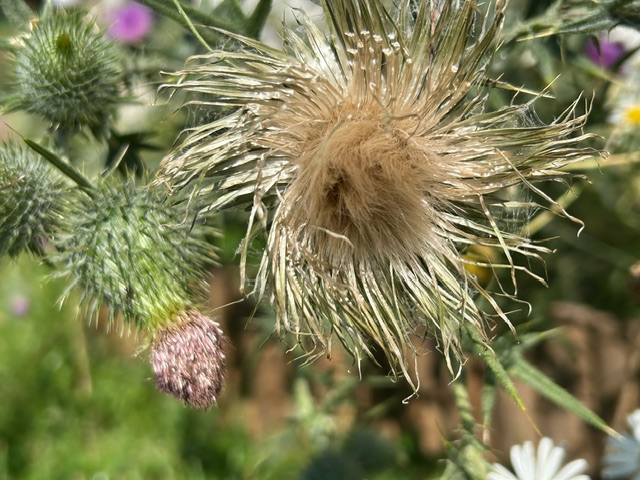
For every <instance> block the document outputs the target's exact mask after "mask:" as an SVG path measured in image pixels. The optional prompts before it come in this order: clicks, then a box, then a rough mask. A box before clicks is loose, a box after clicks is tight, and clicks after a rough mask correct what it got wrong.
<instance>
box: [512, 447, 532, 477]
mask: <svg viewBox="0 0 640 480" xmlns="http://www.w3.org/2000/svg"><path fill="white" fill-rule="evenodd" d="M511 463H512V464H513V469H514V470H515V471H516V475H517V476H518V478H519V479H520V480H537V479H536V471H535V468H536V464H535V452H534V450H533V444H532V443H531V442H524V445H522V446H520V445H514V446H513V447H511Z"/></svg>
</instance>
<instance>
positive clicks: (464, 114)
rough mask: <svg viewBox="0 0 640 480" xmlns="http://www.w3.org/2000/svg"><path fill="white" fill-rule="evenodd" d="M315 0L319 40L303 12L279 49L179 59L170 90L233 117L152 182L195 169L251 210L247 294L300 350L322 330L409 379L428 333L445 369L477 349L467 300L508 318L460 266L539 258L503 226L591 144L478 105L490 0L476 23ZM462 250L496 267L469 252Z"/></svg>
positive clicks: (430, 9) (190, 145)
mask: <svg viewBox="0 0 640 480" xmlns="http://www.w3.org/2000/svg"><path fill="white" fill-rule="evenodd" d="M322 3H323V6H324V11H325V16H326V19H327V22H328V24H329V34H328V35H326V34H325V33H324V32H323V31H322V30H321V29H319V28H317V27H316V26H315V25H314V24H313V23H312V22H311V21H310V20H309V19H307V18H306V17H305V16H304V14H302V13H300V14H299V22H300V24H301V27H300V29H298V30H295V31H293V30H285V33H284V44H285V48H284V51H279V50H275V49H272V48H270V47H268V46H266V45H263V44H261V43H259V42H256V41H253V40H250V39H247V38H242V37H239V36H237V35H233V34H229V35H230V36H232V37H234V38H235V39H237V40H238V41H240V42H242V43H243V44H244V45H245V47H246V48H245V49H244V50H243V51H236V52H226V51H214V52H211V53H209V54H206V55H203V56H198V57H194V58H192V59H191V60H190V62H188V64H187V66H186V67H185V69H184V71H182V72H179V74H178V80H177V83H176V84H175V85H171V87H172V88H176V89H180V90H185V91H190V92H194V95H198V96H199V97H197V103H198V105H202V103H206V102H209V104H210V105H211V108H212V109H220V108H222V109H226V110H227V111H229V109H232V110H231V112H232V113H230V114H228V115H227V116H225V117H223V118H221V119H219V120H216V121H214V122H211V123H208V124H204V125H198V126H196V127H194V128H193V129H192V130H191V131H190V133H189V136H188V138H187V139H186V140H185V142H184V143H183V145H181V146H180V148H179V149H178V150H177V151H176V152H175V153H174V154H173V155H170V156H169V157H168V158H167V159H165V161H164V164H163V168H162V171H161V175H162V177H163V178H165V179H166V180H167V181H170V182H172V183H173V184H175V185H179V186H185V187H190V185H191V182H192V181H194V180H196V179H197V180H198V182H197V189H198V192H200V193H201V194H203V195H205V196H206V195H208V196H209V197H208V198H210V201H211V206H210V208H211V209H214V210H225V209H229V208H237V207H245V206H246V207H248V208H250V210H251V215H250V221H249V227H248V234H247V239H246V241H245V245H244V247H243V249H242V251H243V252H246V251H247V250H248V244H249V242H250V240H251V238H252V236H253V235H255V234H256V229H257V228H262V229H263V231H264V232H265V234H266V237H267V248H266V249H265V252H264V256H263V258H262V261H261V263H260V268H259V272H258V274H257V278H256V286H255V290H254V291H255V293H257V294H258V295H259V296H260V297H262V296H269V297H270V299H271V301H272V303H273V305H274V306H275V309H276V313H277V318H278V327H279V330H280V331H281V332H291V333H293V334H294V335H295V336H297V338H298V340H299V341H300V343H301V345H303V346H304V347H306V348H308V349H309V351H310V352H313V353H325V352H326V351H329V350H330V348H331V338H332V337H333V336H336V337H337V338H338V339H339V340H340V341H341V342H342V343H343V344H344V345H345V346H346V347H347V348H348V349H349V350H350V351H351V352H352V353H353V354H354V356H355V357H356V359H358V360H359V359H361V358H362V357H363V356H364V355H369V356H373V355H374V350H376V349H379V350H380V351H381V352H383V353H384V354H385V355H386V357H387V359H388V362H389V365H390V366H391V369H392V371H393V373H401V374H404V375H405V377H407V378H408V379H409V380H410V379H411V376H410V375H409V370H410V367H409V363H410V362H409V359H410V356H411V354H412V352H414V353H418V352H419V349H417V348H416V347H415V346H414V343H413V341H412V337H413V336H414V335H417V336H423V335H425V333H427V334H430V335H432V336H434V337H435V338H437V339H438V341H439V343H440V347H441V349H442V351H443V352H444V354H445V356H446V358H447V361H448V363H449V367H450V368H451V370H452V371H454V372H455V371H456V369H457V368H458V365H459V363H458V364H457V362H456V361H455V360H456V359H458V358H459V357H460V356H461V353H462V352H461V346H460V332H461V331H462V330H463V327H464V328H471V329H474V330H476V332H477V335H474V337H477V338H481V339H484V341H485V342H488V340H487V337H486V336H485V333H484V332H485V323H486V322H485V315H486V313H485V312H483V311H481V310H480V309H479V307H478V306H477V304H476V302H475V297H476V296H482V297H484V298H486V299H487V300H488V302H489V303H490V304H491V305H492V306H493V310H492V311H491V312H489V313H493V314H496V313H497V314H498V315H500V316H502V317H503V319H504V320H505V321H507V322H508V319H507V317H506V316H505V315H504V314H503V313H502V311H501V310H500V308H499V306H498V305H497V303H496V302H495V301H494V299H493V297H492V296H491V295H490V294H489V293H488V292H486V291H485V289H484V288H483V286H482V285H481V284H480V283H479V282H478V281H477V279H476V277H475V276H474V275H473V274H471V273H469V272H468V271H467V270H466V269H465V268H464V266H465V264H467V263H477V264H479V265H480V266H490V267H491V268H500V267H504V268H508V269H511V271H512V272H515V271H516V270H517V269H522V270H526V269H525V268H523V267H519V266H518V265H517V264H516V261H515V259H514V257H515V255H516V254H519V255H522V256H531V257H536V256H537V255H538V254H539V253H540V252H542V251H544V250H545V249H544V248H542V247H540V246H537V245H535V244H534V243H532V242H531V241H530V240H529V239H528V238H526V237H525V236H523V235H522V234H521V231H522V230H521V228H520V227H521V225H518V226H516V227H515V228H514V227H513V226H507V223H508V222H507V221H504V219H506V218H509V217H510V216H513V212H512V210H513V209H514V206H517V208H519V209H521V208H527V207H536V206H537V203H538V202H537V201H536V196H537V198H538V199H539V201H540V203H547V204H549V203H553V201H552V200H551V199H550V198H549V197H548V196H547V195H546V194H545V193H544V192H543V191H541V190H540V189H539V188H538V187H536V186H535V182H537V181H541V180H548V179H557V178H559V177H561V176H562V174H561V173H560V172H559V171H558V169H559V168H560V167H562V166H564V165H566V164H567V163H570V162H573V161H576V160H578V159H580V158H582V157H583V156H585V155H590V154H591V153H592V152H590V151H587V150H586V149H580V148H578V147H577V145H578V143H579V142H580V141H581V140H582V139H584V138H585V135H582V134H581V133H580V127H581V126H582V124H583V122H584V120H585V118H584V117H577V116H575V115H574V114H573V109H570V110H569V111H567V112H566V113H565V114H564V115H563V116H561V118H558V119H557V120H556V121H555V122H554V123H552V124H551V125H543V124H541V123H540V122H539V121H538V120H537V118H536V117H535V115H534V114H533V112H532V105H531V103H528V104H525V105H515V104H514V105H510V106H508V107H505V108H503V109H500V110H498V111H493V112H490V111H485V110H484V104H485V98H486V96H485V93H483V92H484V86H485V85H486V84H487V82H486V80H487V78H486V68H487V66H488V64H489V61H490V59H491V57H492V54H493V53H494V50H495V47H496V43H497V37H498V34H499V31H500V27H501V23H502V19H503V13H504V12H503V10H504V2H501V1H498V2H495V3H492V4H491V5H492V7H491V6H490V7H489V9H488V12H487V15H486V17H485V18H479V17H478V13H477V12H478V11H479V9H478V6H477V4H476V2H475V1H471V0H468V1H455V0H454V1H449V0H447V1H444V0H441V1H424V2H409V1H405V2H400V5H399V6H398V7H397V9H396V10H394V12H389V11H387V10H386V9H385V8H384V7H383V6H382V4H381V2H380V1H376V0H373V1H372V0H347V1H340V2H338V1H323V2H322ZM203 179H204V180H203ZM207 181H208V182H210V183H208V184H207V183H206V182H207ZM202 182H205V183H204V185H205V187H206V188H203V187H202V185H203V183H202ZM514 186H516V187H518V186H520V187H522V189H524V190H527V191H528V197H529V198H532V200H531V201H528V200H526V196H525V200H522V199H520V198H517V197H515V198H514V197H513V196H512V195H511V191H512V190H513V189H510V188H509V187H514ZM560 211H563V210H562V209H560ZM471 246H474V247H482V248H489V249H495V250H497V251H501V252H502V253H503V256H504V257H505V258H506V260H505V261H504V262H503V264H493V265H488V264H487V263H485V262H483V261H477V262H476V261H474V260H472V259H470V258H469V257H465V256H464V252H465V251H466V250H467V249H468V248H469V247H471ZM243 255H246V253H243ZM512 277H513V278H514V282H515V276H514V275H512Z"/></svg>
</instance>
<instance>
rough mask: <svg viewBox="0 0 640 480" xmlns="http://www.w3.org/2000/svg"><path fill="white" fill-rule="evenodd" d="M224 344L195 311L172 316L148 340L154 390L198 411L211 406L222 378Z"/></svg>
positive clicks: (212, 326) (211, 324)
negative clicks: (149, 341)
mask: <svg viewBox="0 0 640 480" xmlns="http://www.w3.org/2000/svg"><path fill="white" fill-rule="evenodd" d="M225 343H226V340H225V336H224V334H223V333H222V330H220V327H219V325H218V324H217V323H216V322H214V321H213V320H210V319H209V318H207V317H205V316H204V315H202V314H201V313H200V312H198V311H197V310H189V311H187V312H185V313H182V314H179V315H177V316H176V317H174V319H173V321H172V323H171V324H170V325H168V326H166V327H163V328H160V329H159V330H158V331H157V332H156V333H155V334H154V335H153V339H152V347H151V364H152V365H153V370H154V372H155V374H156V386H157V387H158V390H160V391H162V392H164V393H167V394H170V395H173V396H175V397H177V398H179V399H181V400H182V401H183V402H184V403H185V404H187V405H189V406H191V407H194V408H197V409H200V410H207V409H209V408H211V407H212V406H214V405H215V404H216V400H217V398H218V395H220V390H221V389H222V381H223V379H224V375H225V355H224V344H225Z"/></svg>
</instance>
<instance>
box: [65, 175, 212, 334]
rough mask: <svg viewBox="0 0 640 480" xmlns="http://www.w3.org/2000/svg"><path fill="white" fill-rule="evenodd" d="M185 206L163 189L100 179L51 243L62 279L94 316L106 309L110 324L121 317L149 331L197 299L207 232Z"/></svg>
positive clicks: (208, 251)
mask: <svg viewBox="0 0 640 480" xmlns="http://www.w3.org/2000/svg"><path fill="white" fill-rule="evenodd" d="M192 206H193V207H194V208H196V209H197V207H195V206H194V205H193V204H190V203H189V201H188V199H187V198H185V197H181V196H180V195H179V194H176V195H173V196H170V195H169V194H168V192H167V191H166V190H165V189H164V188H163V186H155V187H149V186H137V185H136V184H135V183H134V182H133V181H132V180H120V179H116V178H113V179H110V180H103V181H102V182H101V183H100V184H99V185H98V188H97V192H96V193H95V195H94V197H93V198H89V197H88V196H85V195H83V196H82V197H80V198H78V199H77V200H76V202H75V203H74V204H73V205H72V206H70V208H69V212H68V215H67V217H68V221H67V225H66V228H65V232H64V233H63V234H61V235H60V238H59V239H58V240H57V242H56V246H57V247H58V249H59V251H60V252H61V253H60V254H59V255H58V256H57V258H56V260H57V261H58V262H59V263H60V264H61V265H62V268H61V269H60V270H61V275H69V276H70V277H71V278H72V286H75V285H77V286H80V287H81V289H82V290H83V295H84V298H85V300H88V305H89V308H90V309H91V310H93V311H94V313H97V309H98V307H99V306H100V305H101V304H105V305H106V306H107V307H108V309H109V315H110V317H111V318H113V317H115V316H116V315H118V314H120V313H121V314H122V315H123V317H124V320H125V321H127V322H133V323H135V324H136V325H137V326H139V327H141V328H146V329H148V330H151V331H154V330H155V329H156V328H157V327H158V325H161V324H163V323H164V322H166V321H167V319H168V318H171V317H172V316H173V315H174V314H175V312H177V311H182V310H183V308H184V305H185V304H189V302H191V301H192V299H193V297H194V295H197V294H198V292H197V290H198V288H199V287H200V286H201V285H203V283H204V282H205V278H206V271H205V266H207V264H210V263H211V262H213V260H214V257H215V252H213V251H212V248H211V246H210V245H209V244H208V243H207V242H206V240H205V236H206V235H208V234H210V233H213V231H212V229H211V228H209V227H206V226H205V225H203V224H202V223H201V222H199V221H197V219H196V212H195V211H193V210H192V209H191V208H192Z"/></svg>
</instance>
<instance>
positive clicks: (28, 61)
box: [14, 8, 120, 133]
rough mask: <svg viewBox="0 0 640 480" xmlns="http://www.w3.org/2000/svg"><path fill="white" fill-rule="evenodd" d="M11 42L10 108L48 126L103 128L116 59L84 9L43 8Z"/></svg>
mask: <svg viewBox="0 0 640 480" xmlns="http://www.w3.org/2000/svg"><path fill="white" fill-rule="evenodd" d="M14 43H15V44H16V46H15V49H14V55H15V59H14V75H15V90H16V93H15V94H14V97H15V105H14V108H21V109H24V110H26V111H28V112H30V113H34V114H36V115H41V116H43V117H44V118H46V119H47V120H49V121H51V123H52V124H53V126H54V127H60V128H63V129H72V130H74V129H79V128H82V127H89V128H90V129H91V130H92V131H94V132H95V133H104V132H105V131H106V127H107V125H108V122H109V119H110V117H111V115H112V114H113V112H114V110H115V106H116V104H117V102H118V101H119V90H120V89H119V84H120V65H119V59H118V55H117V53H116V50H115V47H114V46H113V45H112V43H111V42H110V41H108V40H107V39H106V38H105V37H104V36H103V35H102V34H100V33H99V32H97V28H96V25H95V23H94V22H92V21H87V20H86V18H85V17H84V12H82V11H73V12H71V11H65V10H63V9H58V8H51V9H48V10H47V11H46V13H45V15H44V16H43V17H42V18H40V19H38V20H36V21H34V22H33V23H32V25H31V31H30V32H28V33H27V34H25V35H23V36H21V37H19V38H18V39H16V41H15V42H14Z"/></svg>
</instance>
